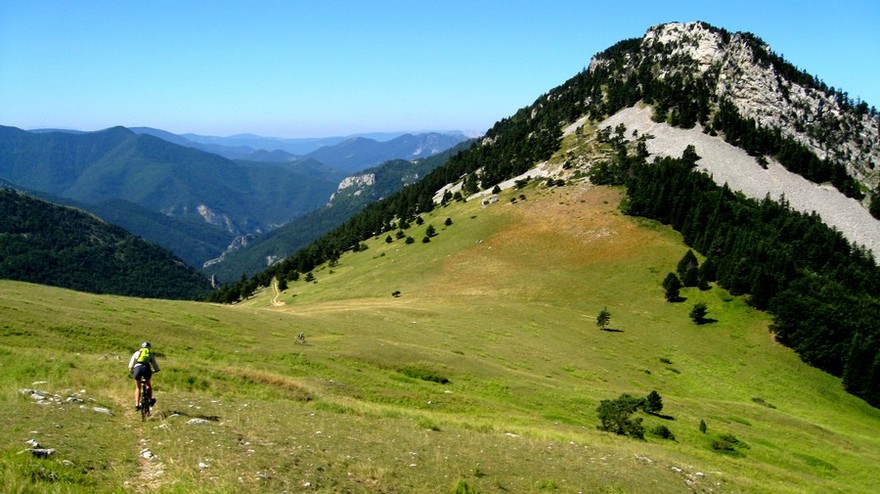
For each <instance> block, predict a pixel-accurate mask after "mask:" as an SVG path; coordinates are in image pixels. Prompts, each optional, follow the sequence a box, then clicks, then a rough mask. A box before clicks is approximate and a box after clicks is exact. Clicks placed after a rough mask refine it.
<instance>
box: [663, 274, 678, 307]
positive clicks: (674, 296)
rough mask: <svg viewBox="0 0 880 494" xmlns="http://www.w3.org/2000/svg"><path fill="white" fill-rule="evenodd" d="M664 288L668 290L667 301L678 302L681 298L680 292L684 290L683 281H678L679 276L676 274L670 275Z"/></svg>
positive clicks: (665, 281)
mask: <svg viewBox="0 0 880 494" xmlns="http://www.w3.org/2000/svg"><path fill="white" fill-rule="evenodd" d="M663 288H664V290H666V300H667V301H669V302H678V301H679V299H680V298H681V295H680V290H681V288H682V284H681V280H679V279H678V276H676V275H675V273H669V274H667V275H666V279H664V280H663Z"/></svg>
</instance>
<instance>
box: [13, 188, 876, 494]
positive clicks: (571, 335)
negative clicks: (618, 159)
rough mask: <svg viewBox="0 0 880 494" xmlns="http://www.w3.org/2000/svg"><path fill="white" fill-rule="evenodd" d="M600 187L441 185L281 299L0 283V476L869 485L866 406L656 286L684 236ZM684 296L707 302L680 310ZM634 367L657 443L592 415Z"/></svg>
mask: <svg viewBox="0 0 880 494" xmlns="http://www.w3.org/2000/svg"><path fill="white" fill-rule="evenodd" d="M514 194H515V195H516V196H517V197H518V196H519V194H524V195H525V196H526V198H527V199H526V200H525V201H523V200H518V201H517V203H516V204H511V203H510V202H509V199H510V197H512V195H514ZM618 202H619V193H618V192H617V191H615V190H613V189H606V188H590V187H587V186H570V187H564V188H555V189H553V190H547V189H546V188H545V187H544V186H543V185H535V184H533V185H531V186H529V187H527V188H525V189H523V190H518V191H515V192H514V191H511V192H505V193H502V194H501V200H500V201H499V202H498V203H496V204H494V205H491V206H489V207H486V208H483V207H481V206H480V205H479V203H478V202H477V201H472V202H468V203H454V204H451V205H449V206H448V207H444V208H440V209H438V210H437V211H435V212H433V213H431V214H427V215H425V216H424V219H425V223H424V224H423V225H421V226H416V225H413V226H412V228H410V229H409V230H408V231H407V235H410V236H412V237H413V238H416V239H421V238H422V237H423V236H424V231H425V229H426V228H427V226H428V225H433V226H434V228H435V229H436V230H437V233H438V235H437V236H436V237H434V238H432V239H431V242H429V243H427V244H423V243H422V242H421V241H417V242H415V243H413V244H409V245H407V244H405V243H404V241H403V240H395V241H394V242H392V243H390V244H388V243H386V242H385V240H384V239H385V236H386V235H385V234H382V235H379V236H377V237H376V238H375V239H372V240H370V241H367V242H365V243H366V245H367V247H368V248H367V250H365V251H362V252H358V253H346V254H344V255H343V256H342V257H341V259H340V260H339V264H338V265H336V266H333V267H328V266H324V267H320V268H318V269H316V270H315V271H314V274H315V277H316V282H313V283H306V282H304V281H302V280H301V281H298V282H294V283H290V286H289V288H288V290H286V291H285V292H283V293H282V294H281V296H280V299H281V300H282V301H283V302H284V303H285V305H283V306H280V307H275V306H273V305H272V303H271V299H272V297H273V293H272V290H271V289H269V290H266V291H265V292H263V293H259V294H257V295H256V296H255V297H253V298H251V299H249V300H247V301H245V302H243V303H240V304H238V305H236V306H219V305H212V304H199V303H187V302H168V301H159V300H143V299H132V298H123V297H108V296H95V295H87V294H81V293H76V292H72V291H67V290H60V289H55V288H47V287H42V286H36V285H29V284H22V283H14V282H7V281H2V282H0V316H2V318H0V428H2V430H4V431H8V432H7V433H6V434H4V435H2V436H0V478H2V479H3V481H2V482H3V484H2V486H0V491H2V492H119V491H132V492H147V491H150V492H242V491H245V492H247V491H250V492H263V491H269V492H281V491H317V492H455V491H456V488H457V487H458V489H459V490H463V489H465V486H466V488H468V489H473V490H474V491H477V492H579V491H583V492H615V493H639V492H691V488H690V487H689V486H688V482H696V484H695V486H696V487H694V488H695V489H697V490H708V489H712V491H713V492H783V493H784V492H792V493H793V492H828V491H836V492H872V491H873V490H874V489H875V485H876V482H875V479H874V478H873V476H874V475H875V472H876V467H877V465H880V411H878V410H876V409H873V408H870V407H868V406H867V405H865V404H864V402H862V401H861V400H858V399H856V398H854V397H852V396H850V395H848V394H846V393H845V392H843V391H842V389H841V386H840V382H839V380H838V379H836V378H833V377H831V376H829V375H826V374H824V373H822V372H819V371H817V370H815V369H812V368H810V367H808V366H806V365H804V364H803V363H801V362H800V361H799V359H798V358H797V356H796V355H794V354H793V352H792V351H790V350H789V349H786V348H784V347H782V346H780V345H778V344H777V343H775V342H774V341H773V340H772V339H771V337H770V335H769V333H768V331H767V326H768V324H769V318H768V317H767V316H766V315H765V314H761V313H757V312H755V311H753V310H752V309H750V308H749V307H748V306H747V305H746V304H745V303H744V302H743V301H742V299H740V298H738V297H733V296H731V295H730V294H728V293H726V292H724V291H723V290H721V289H719V288H717V287H715V288H713V289H712V290H709V291H706V292H700V291H697V290H684V291H683V292H682V295H683V296H684V297H685V298H686V299H687V300H686V301H685V302H683V303H677V304H671V303H667V302H666V301H665V299H664V297H663V290H662V287H661V286H660V282H661V281H662V279H663V277H664V276H665V275H666V273H667V272H669V271H672V270H674V268H675V265H676V264H677V262H678V260H679V259H680V258H681V256H682V255H683V254H684V252H685V251H686V247H685V246H684V245H683V244H682V243H681V240H680V237H679V236H678V235H677V234H676V233H675V232H673V231H671V230H670V229H668V228H667V227H665V226H662V225H658V224H656V223H653V222H648V221H644V220H640V219H637V218H630V217H626V216H623V215H621V214H620V213H619V212H618V211H617V208H616V206H617V203H618ZM447 217H448V218H451V219H452V220H453V222H452V224H451V225H449V226H445V225H444V221H445V219H446V218H447ZM395 291H399V292H400V296H399V297H394V296H392V295H391V294H392V293H393V292H395ZM696 302H704V303H706V304H707V306H708V307H709V314H708V317H710V318H712V319H714V320H716V321H715V322H712V323H710V324H704V325H696V324H694V323H693V322H692V321H691V320H690V318H689V317H688V312H689V310H690V308H691V306H692V305H693V303H696ZM603 307H607V309H608V311H609V312H610V313H611V321H610V324H609V328H610V329H612V330H613V331H600V330H599V329H598V328H597V327H596V325H595V320H596V315H597V314H598V312H599V311H600V310H601V309H602V308H603ZM300 331H304V332H305V333H306V338H307V343H306V344H305V345H296V344H295V341H294V340H295V337H296V335H297V334H298V333H299V332H300ZM144 339H148V340H150V341H151V342H153V344H154V346H155V348H156V350H157V351H158V360H159V363H160V365H161V366H162V372H160V373H159V374H158V375H157V376H156V378H155V385H156V390H157V397H158V399H159V403H158V406H157V408H156V414H155V415H154V416H153V417H152V419H151V420H149V421H147V422H145V423H142V422H140V420H139V417H138V416H136V415H135V413H134V410H133V409H132V402H133V400H134V398H133V389H132V387H133V386H132V381H131V380H130V379H127V373H126V369H125V367H126V364H127V362H128V358H129V356H130V355H131V352H133V351H134V350H135V348H136V347H137V345H138V344H139V343H140V341H142V340H144ZM23 388H30V389H40V390H43V391H47V392H49V393H52V394H57V395H58V396H59V397H60V398H61V399H62V401H63V400H64V399H66V398H67V397H68V396H71V395H73V394H77V396H79V397H81V398H82V399H83V400H84V401H83V402H82V403H78V402H72V403H66V402H62V403H54V404H49V405H42V404H37V403H36V402H35V401H34V400H33V399H32V398H30V397H29V396H26V395H24V394H22V393H20V391H19V390H20V389H23ZM651 390H657V391H658V392H659V393H660V394H661V396H662V397H663V403H664V408H663V410H662V415H664V416H667V418H662V417H658V416H650V415H642V417H643V419H644V425H645V427H646V430H648V431H650V430H653V429H655V428H657V427H658V426H661V425H662V426H665V427H667V428H668V429H669V430H670V431H671V432H672V433H673V434H674V436H675V440H674V441H670V440H666V439H662V438H660V437H657V436H655V435H652V434H647V435H646V438H647V439H646V440H645V441H638V440H632V439H628V438H625V437H620V436H615V435H612V434H608V433H604V432H600V431H598V430H596V425H597V424H598V419H597V417H596V412H595V410H596V407H597V406H598V404H599V402H600V401H601V400H604V399H614V398H616V397H618V396H619V395H620V394H621V393H630V394H633V395H636V396H645V395H647V393H649V392H650V391H651ZM768 405H772V407H771V406H768ZM94 406H102V407H106V408H109V409H110V410H111V411H112V413H113V414H112V415H105V414H102V413H99V412H95V411H94V410H93V408H92V407H94ZM669 417H671V419H670V418H669ZM193 419H205V423H200V424H190V423H189V422H190V421H191V420H193ZM701 420H704V421H705V422H706V424H707V431H706V433H705V434H703V433H701V432H700V431H699V423H700V421H701ZM731 438H734V439H736V443H733V442H732V441H731ZM28 439H35V440H37V441H38V442H39V443H40V445H41V446H44V447H47V448H55V449H56V451H57V452H56V454H55V455H53V456H52V457H50V458H48V459H36V458H33V457H32V456H31V455H29V454H27V453H20V452H21V451H23V450H25V449H26V448H28V447H29V446H28V445H27V444H26V443H25V441H26V440H28ZM718 441H726V443H727V444H729V445H730V446H731V448H732V450H729V449H726V448H718V447H713V444H715V443H718ZM716 446H724V444H722V443H718V444H717V445H716ZM144 449H149V450H150V451H151V452H152V453H153V454H154V455H155V458H154V459H153V460H146V459H143V458H141V457H140V455H141V452H142V451H143V450H144ZM200 464H201V465H202V466H200Z"/></svg>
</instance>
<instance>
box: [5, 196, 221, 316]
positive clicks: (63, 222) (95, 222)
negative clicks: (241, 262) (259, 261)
mask: <svg viewBox="0 0 880 494" xmlns="http://www.w3.org/2000/svg"><path fill="white" fill-rule="evenodd" d="M0 210H2V211H3V212H4V214H3V215H0V277H2V278H4V279H11V280H18V281H27V282H31V283H39V284H43V285H52V286H59V287H63V288H70V289H72V290H79V291H84V292H90V293H108V294H115V295H126V296H133V297H149V298H165V299H190V300H198V299H201V298H204V297H205V296H207V294H208V293H209V291H210V283H209V282H208V280H207V279H206V278H205V277H204V276H202V275H200V274H198V273H197V272H195V271H194V270H193V269H192V268H189V267H187V266H186V264H185V263H184V262H183V261H181V260H180V259H178V258H176V257H174V256H173V255H172V254H171V253H170V252H168V251H167V250H165V249H163V248H162V247H159V246H157V245H154V244H150V243H147V242H145V241H144V240H142V239H140V238H138V237H136V236H134V235H131V234H130V233H128V232H126V231H125V230H123V229H122V228H119V227H117V226H114V225H110V224H108V223H104V222H103V221H101V220H99V219H97V218H95V217H94V216H92V215H90V214H88V213H85V212H83V211H80V210H77V209H73V208H68V207H63V206H57V205H54V204H51V203H48V202H45V201H43V200H40V199H36V198H34V197H31V196H28V195H25V194H22V193H19V192H15V191H12V190H6V189H0Z"/></svg>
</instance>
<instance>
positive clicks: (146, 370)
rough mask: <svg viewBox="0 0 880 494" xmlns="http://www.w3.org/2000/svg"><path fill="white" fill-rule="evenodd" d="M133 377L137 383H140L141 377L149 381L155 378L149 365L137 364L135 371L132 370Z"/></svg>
mask: <svg viewBox="0 0 880 494" xmlns="http://www.w3.org/2000/svg"><path fill="white" fill-rule="evenodd" d="M131 377H133V378H134V380H135V381H140V379H141V377H143V378H144V379H146V380H148V381H149V380H150V378H151V377H153V368H152V367H150V366H149V365H142V364H137V365H135V366H134V369H132V370H131Z"/></svg>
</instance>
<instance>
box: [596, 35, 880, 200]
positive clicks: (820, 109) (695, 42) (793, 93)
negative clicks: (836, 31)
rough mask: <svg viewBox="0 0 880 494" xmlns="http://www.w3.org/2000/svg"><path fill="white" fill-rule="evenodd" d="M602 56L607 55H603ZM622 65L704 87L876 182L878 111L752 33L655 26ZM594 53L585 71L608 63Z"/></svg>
mask: <svg viewBox="0 0 880 494" xmlns="http://www.w3.org/2000/svg"><path fill="white" fill-rule="evenodd" d="M603 57H605V58H603ZM626 57H627V60H628V63H626V66H625V67H624V68H623V70H624V71H625V72H627V73H628V74H626V75H622V76H621V77H627V76H632V75H634V74H638V75H639V76H640V77H643V76H644V75H645V74H647V73H650V75H651V76H653V77H655V78H656V79H659V80H670V79H673V78H674V79H675V80H676V82H675V84H678V85H691V86H704V87H705V88H706V89H707V92H708V94H709V95H710V97H711V98H712V100H714V101H715V102H716V104H717V103H718V102H720V101H722V100H726V101H729V102H730V103H732V104H733V105H734V106H735V107H736V109H737V110H738V111H739V113H740V115H742V116H743V117H744V118H747V119H751V120H754V122H755V123H756V124H757V125H759V126H761V127H764V128H770V129H779V131H780V132H781V133H782V135H784V136H786V137H789V138H792V139H794V140H796V141H798V142H800V143H801V144H803V145H805V146H806V147H807V148H809V149H810V150H811V151H812V152H813V153H815V154H816V156H818V157H819V158H820V159H826V158H827V159H831V160H835V161H838V162H840V163H843V164H845V165H846V167H847V171H848V173H849V174H850V175H851V176H853V177H855V178H856V179H857V180H858V181H860V182H862V183H864V184H865V185H867V186H868V187H870V188H874V187H876V186H877V185H878V181H880V177H878V171H880V170H878V168H880V115H878V112H877V110H876V109H874V108H871V109H870V111H869V109H868V105H867V103H865V102H857V101H852V100H851V99H850V98H849V96H848V95H847V94H846V93H845V92H842V91H840V90H835V89H834V88H829V87H828V86H827V85H825V83H823V82H822V81H821V80H820V79H819V78H818V77H815V76H811V75H809V74H807V73H806V72H804V71H802V70H800V69H797V68H796V67H794V66H793V65H792V64H790V63H789V62H787V61H785V60H784V59H783V58H782V57H781V56H779V55H777V54H775V53H774V52H773V51H772V50H771V48H770V47H769V45H767V44H766V43H764V42H763V41H762V40H761V39H760V38H758V37H756V36H754V35H752V34H750V33H730V32H728V31H726V30H724V29H719V28H715V27H712V26H710V25H708V24H706V23H703V22H692V23H686V24H685V23H668V24H662V25H658V26H653V27H651V28H649V29H648V30H647V32H646V33H645V35H644V36H643V37H642V39H641V40H640V41H639V44H638V50H637V51H635V52H633V53H629V54H627V56H626ZM610 64H611V61H610V60H609V59H608V58H607V56H606V55H605V54H600V55H598V56H597V57H595V58H594V60H593V61H592V62H591V65H590V70H596V69H597V68H599V67H605V68H607V67H610V66H611V65H610Z"/></svg>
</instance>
